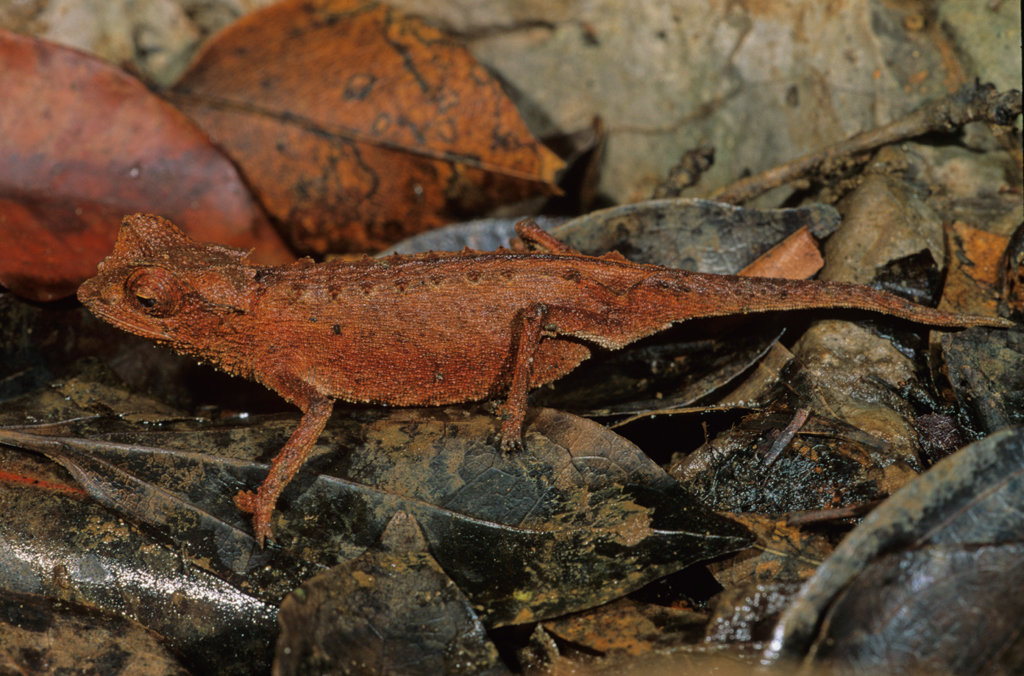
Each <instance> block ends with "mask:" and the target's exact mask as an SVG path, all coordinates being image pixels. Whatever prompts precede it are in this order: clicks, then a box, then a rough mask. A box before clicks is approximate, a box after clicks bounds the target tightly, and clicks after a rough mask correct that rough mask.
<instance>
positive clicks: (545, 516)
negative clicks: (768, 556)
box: [0, 410, 747, 625]
mask: <svg viewBox="0 0 1024 676" xmlns="http://www.w3.org/2000/svg"><path fill="white" fill-rule="evenodd" d="M529 422H530V426H529V428H528V431H527V437H526V438H527V444H528V451H527V452H523V453H517V454H512V455H507V454H501V453H500V452H498V451H497V450H496V449H495V448H494V446H493V445H491V444H489V443H486V442H485V441H484V439H486V438H488V436H489V435H490V437H491V438H494V432H495V429H496V424H497V423H496V421H495V419H494V417H493V416H489V415H485V416H469V415H468V414H466V413H464V412H460V411H455V412H451V413H448V414H443V413H440V412H437V411H434V412H431V413H429V414H425V413H423V412H419V411H411V410H410V411H401V412H396V413H395V414H393V415H391V416H384V415H383V414H381V413H379V412H373V413H369V412H368V413H365V414H360V415H359V416H356V417H355V418H352V417H343V416H335V418H334V420H333V421H332V423H331V426H330V427H329V429H328V433H327V434H326V436H324V437H322V439H324V442H325V443H322V444H321V445H320V446H318V448H317V449H316V451H314V455H313V457H312V458H311V459H310V461H309V462H308V463H307V465H306V467H305V469H304V471H303V472H301V473H300V474H299V476H298V477H297V478H296V479H295V481H293V483H292V485H290V486H289V489H288V490H286V492H285V493H284V496H283V498H282V500H281V501H280V502H279V504H278V507H279V510H278V511H277V512H276V513H275V517H276V523H275V532H276V533H278V536H279V539H280V542H281V544H282V546H281V547H268V548H267V549H266V550H259V549H258V548H257V547H256V546H255V544H254V542H253V540H252V538H251V537H250V535H249V524H248V519H247V518H246V517H245V515H243V514H241V513H239V512H238V510H237V509H235V507H234V505H233V504H232V502H231V499H232V497H233V496H234V494H235V493H236V492H237V491H238V490H239V489H241V488H243V487H250V486H255V485H257V484H259V482H260V481H261V480H262V478H263V476H264V475H265V473H266V468H267V466H266V465H265V464H263V463H259V462H254V461H251V460H248V459H237V458H228V457H222V456H218V455H213V454H215V453H222V452H225V451H228V452H231V453H235V454H239V455H249V454H252V455H254V456H255V457H270V456H272V455H274V454H276V452H277V450H278V449H279V448H280V447H281V445H282V444H283V441H284V439H285V438H286V437H287V435H288V434H289V433H290V431H291V428H292V427H293V426H294V419H289V420H276V421H270V422H268V423H264V424H259V425H257V424H250V425H248V426H242V425H233V426H227V427H224V426H220V427H217V426H214V427H213V429H212V430H211V429H209V426H204V425H202V424H196V423H189V422H188V421H177V422H173V421H171V422H169V423H168V424H166V425H156V424H155V423H154V422H153V421H150V422H149V424H148V425H145V426H133V425H131V424H130V423H127V422H125V421H114V420H109V419H108V420H104V421H98V420H84V421H81V422H78V423H73V424H68V425H51V426H49V427H43V428H37V429H35V430H33V431H34V432H35V434H26V433H25V432H26V430H22V431H20V432H16V431H13V430H3V431H0V439H2V440H3V441H5V442H7V443H13V444H15V445H20V446H24V447H28V448H34V449H35V450H38V451H40V452H44V453H46V454H47V455H48V456H50V457H52V458H53V459H55V460H57V461H58V462H60V463H62V464H63V465H64V466H65V467H67V468H68V469H69V471H71V472H72V473H73V474H74V475H75V477H76V479H77V480H78V481H79V482H80V483H82V485H83V486H85V487H86V489H87V490H88V491H89V492H90V494H91V495H93V496H94V497H95V498H96V499H97V500H100V501H101V502H103V503H104V504H106V505H108V506H110V507H111V508H112V509H115V510H118V511H121V512H124V513H127V514H129V515H131V516H132V517H134V518H136V519H139V520H141V521H144V522H146V523H149V524H151V525H154V526H157V527H158V528H159V529H160V530H161V531H162V532H163V533H165V534H166V537H169V538H171V539H172V540H174V541H177V542H179V543H181V546H182V547H185V548H187V550H188V551H189V552H190V553H191V554H192V555H193V556H195V557H197V558H199V559H202V560H203V562H204V565H207V566H208V567H209V569H210V570H212V571H214V572H215V573H216V574H218V575H220V576H222V577H223V578H224V579H226V580H229V581H231V582H232V583H233V584H236V585H239V586H244V588H246V589H248V590H250V593H253V594H256V595H257V596H258V597H259V598H262V599H265V600H271V601H275V600H279V599H280V598H282V597H283V596H284V594H285V593H286V592H287V591H288V589H290V588H292V587H294V586H296V585H297V584H298V582H300V581H301V580H302V579H305V578H306V577H308V576H309V575H311V574H313V573H315V572H316V571H317V570H320V569H321V568H320V567H321V566H329V565H333V563H335V562H336V561H337V560H338V557H341V558H342V559H344V558H350V557H352V556H355V555H357V554H359V553H360V552H362V551H363V550H365V549H366V548H367V547H369V546H371V545H372V544H373V543H374V542H375V541H376V540H377V538H378V537H379V535H380V533H381V532H382V531H383V529H384V526H385V525H386V523H387V521H388V519H390V517H391V516H392V515H393V514H394V513H395V512H396V511H399V510H401V511H406V512H408V513H410V514H412V515H413V516H415V518H416V519H417V521H418V522H419V523H420V524H421V526H422V527H423V529H424V532H425V533H426V536H427V539H428V541H429V542H430V546H431V552H432V554H433V555H434V557H435V558H436V559H437V560H438V562H439V563H440V564H441V566H442V567H443V568H444V569H445V571H446V572H447V573H448V575H450V576H451V577H452V578H453V579H454V580H455V582H456V583H457V584H458V585H459V587H460V589H461V590H462V591H463V592H464V593H465V594H466V595H467V596H468V597H469V598H470V599H471V600H472V602H473V604H474V607H475V608H477V609H478V610H479V612H480V613H481V616H482V617H483V618H484V620H485V622H486V623H488V624H491V625H502V624H508V623H510V622H526V621H532V620H535V619H541V618H544V617H550V616H553V615H557V614H562V613H565V612H570V611H572V610H578V609H581V608H585V607H589V606H593V605H597V604H600V603H603V602H605V601H607V600H609V599H612V598H616V597H618V596H621V595H622V594H625V593H628V592H629V591H631V590H633V589H636V588H637V587H639V586H641V585H643V584H645V583H647V582H649V581H650V580H653V579H656V578H657V577H660V576H662V575H665V574H668V573H670V572H672V571H675V570H679V569H681V568H683V567H685V566H687V565H689V564H691V563H694V562H695V561H698V560H702V559H706V558H709V557H712V556H717V555H720V554H723V553H726V552H728V551H734V550H736V549H739V548H742V547H743V546H744V545H745V544H746V542H747V536H746V533H745V531H744V530H743V529H742V528H740V527H739V526H736V525H734V524H733V523H732V522H730V521H727V520H724V519H721V518H719V517H716V516H715V515H714V514H712V513H710V512H708V511H707V510H705V509H704V508H702V507H700V506H699V505H698V504H697V503H696V502H695V501H694V500H693V499H692V498H691V497H690V496H689V495H688V494H687V493H686V492H685V491H684V490H683V489H682V487H681V486H680V485H679V484H678V483H677V482H676V481H674V480H673V479H672V478H671V477H669V476H668V475H667V474H665V473H664V472H663V470H661V469H660V468H659V467H658V466H657V465H655V464H654V463H653V462H651V461H650V460H649V459H647V458H646V456H644V455H643V454H642V453H641V452H640V451H639V449H637V448H636V447H634V446H632V445H631V444H629V443H628V442H626V441H625V440H623V439H621V438H619V437H617V436H616V435H614V434H612V433H611V432H608V431H607V430H605V429H604V428H602V427H600V426H599V425H596V424H594V423H590V422H588V421H584V420H582V419H577V418H574V417H572V416H569V415H567V414H559V413H556V412H553V411H547V410H541V411H539V412H537V413H536V415H534V416H533V418H532V419H530V420H529ZM104 428H106V429H104ZM118 439H120V440H122V441H127V440H130V441H131V443H117V441H115V440H118ZM183 449H189V450H183Z"/></svg>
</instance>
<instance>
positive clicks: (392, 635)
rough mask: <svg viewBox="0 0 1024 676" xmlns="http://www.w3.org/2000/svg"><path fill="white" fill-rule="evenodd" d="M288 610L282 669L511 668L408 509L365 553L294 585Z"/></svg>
mask: <svg viewBox="0 0 1024 676" xmlns="http://www.w3.org/2000/svg"><path fill="white" fill-rule="evenodd" d="M279 618H280V621H281V636H280V638H279V639H278V643H277V659H276V661H275V667H274V668H275V672H274V673H277V674H281V676H295V675H298V674H310V675H312V674H324V673H344V674H355V675H360V674H374V675H379V676H385V675H390V674H394V675H396V676H417V675H420V674H422V675H423V676H434V675H435V674H480V675H481V676H499V675H500V674H508V673H510V672H509V671H508V669H507V668H506V667H505V666H504V664H502V662H501V660H500V659H499V658H498V650H497V648H495V647H494V644H493V643H492V642H491V640H490V639H489V638H488V637H487V634H486V632H485V631H484V627H483V625H482V624H481V623H480V620H479V619H478V618H477V616H476V614H475V613H474V612H473V609H472V608H471V607H470V603H469V600H468V599H466V597H465V596H464V595H463V594H462V593H461V592H460V591H459V588H458V587H457V586H456V585H455V583H454V582H452V580H451V579H450V578H449V577H448V576H447V575H445V573H444V571H443V570H442V569H441V567H440V566H439V565H438V564H437V562H436V561H435V560H434V559H433V558H432V557H431V556H430V553H429V552H428V545H427V542H426V540H425V539H424V537H423V533H422V532H421V531H420V529H419V526H418V525H417V524H416V521H415V519H413V518H412V517H410V516H408V515H407V514H405V513H404V512H397V513H396V514H395V515H394V516H393V517H392V518H391V521H390V522H389V523H388V525H387V528H385V530H384V533H383V534H382V536H381V541H380V542H379V543H377V544H376V545H374V546H373V547H371V548H370V549H369V550H368V551H367V552H366V553H364V554H362V555H361V556H359V557H358V558H356V559H353V560H352V561H349V562H347V563H344V564H340V565H338V566H335V567H334V568H332V569H330V570H329V571H327V572H325V573H321V574H320V575H317V576H316V577H313V578H311V579H310V580H307V581H306V582H305V583H304V584H303V585H302V586H301V587H299V588H298V589H296V590H295V591H294V592H292V593H291V594H290V595H289V596H288V597H287V598H285V600H284V602H283V603H282V604H281V612H280V614H279Z"/></svg>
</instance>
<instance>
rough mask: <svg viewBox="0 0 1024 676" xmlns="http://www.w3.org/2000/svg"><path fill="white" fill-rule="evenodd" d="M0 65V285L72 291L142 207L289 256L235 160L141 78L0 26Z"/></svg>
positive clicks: (268, 258)
mask: <svg viewBox="0 0 1024 676" xmlns="http://www.w3.org/2000/svg"><path fill="white" fill-rule="evenodd" d="M0 73H3V96H2V97H0V139H2V142H0V241H2V242H3V247H4V255H3V256H2V257H0V283H2V284H4V285H5V286H7V287H8V288H10V289H12V290H13V291H16V292H17V293H19V294H21V295H23V296H25V297H27V298H31V299H34V300H53V299H56V298H61V297H63V296H67V295H70V294H72V293H74V291H75V289H76V288H77V287H78V285H79V284H80V283H81V282H82V281H83V280H85V279H87V278H88V277H91V276H92V275H94V274H95V273H96V264H97V263H99V262H100V261H101V260H103V257H104V256H106V255H107V254H108V253H110V249H111V248H112V247H113V244H114V239H115V237H116V235H117V231H118V229H119V228H120V222H121V218H122V217H123V216H124V215H125V214H127V213H133V212H137V211H145V212H150V213H159V214H162V215H164V216H166V217H168V218H173V219H174V220H175V222H177V223H178V224H179V225H181V226H182V228H183V229H184V230H185V231H187V232H190V233H191V234H192V235H194V236H196V237H198V238H199V239H202V240H213V241H217V242H221V243H223V244H227V245H230V246H236V247H240V248H244V249H249V248H254V249H255V253H254V259H256V260H260V261H262V262H264V263H268V264H271V263H284V262H287V261H289V260H291V259H292V256H291V254H289V253H288V252H287V250H286V249H285V247H284V245H283V244H282V242H281V240H280V239H279V238H278V236H277V234H276V233H275V232H274V231H273V229H272V228H271V227H270V224H269V223H268V222H267V220H266V217H265V216H264V215H263V212H262V211H260V209H259V206H258V205H256V203H255V202H254V201H253V199H252V197H251V196H250V195H249V191H248V189H247V188H246V187H245V185H244V184H243V183H242V181H241V179H240V178H239V176H238V173H237V171H236V170H235V168H234V167H233V166H232V164H231V162H229V161H228V160H227V158H225V157H224V156H223V155H222V154H221V153H220V152H219V151H218V150H217V149H216V148H214V147H213V146H212V145H211V144H210V142H209V140H208V139H207V138H205V137H204V136H203V134H202V133H201V132H199V131H198V130H197V129H196V128H195V127H194V126H193V125H192V124H191V123H190V122H189V121H188V119H187V118H186V117H185V116H184V115H182V114H181V113H180V112H178V111H177V110H175V109H174V108H173V107H172V106H170V105H168V104H167V103H166V102H164V101H163V100H161V99H160V98H159V97H158V96H155V95H154V94H152V93H151V92H150V91H149V90H148V89H146V87H145V86H143V85H142V83H141V82H138V81H136V80H135V79H133V78H131V77H129V76H128V75H126V74H125V73H123V72H121V71H120V70H117V69H116V68H114V67H112V66H110V65H108V64H106V63H104V62H102V61H100V60H98V59H96V58H94V57H91V56H88V55H85V54H82V53H80V52H77V51H74V50H71V49H67V48H65V47H60V46H58V45H55V44H52V43H48V42H44V41H42V40H36V39H33V38H29V37H24V36H20V35H15V34H13V33H8V32H6V31H2V30H0Z"/></svg>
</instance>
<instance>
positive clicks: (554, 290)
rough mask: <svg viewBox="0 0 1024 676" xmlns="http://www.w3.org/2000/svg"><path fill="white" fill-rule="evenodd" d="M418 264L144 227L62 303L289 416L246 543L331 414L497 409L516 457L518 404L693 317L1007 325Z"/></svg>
mask: <svg viewBox="0 0 1024 676" xmlns="http://www.w3.org/2000/svg"><path fill="white" fill-rule="evenodd" d="M521 226H522V227H520V229H519V231H520V234H521V235H522V236H523V237H524V239H530V240H533V241H535V242H538V243H540V244H541V245H543V246H545V247H546V248H548V249H549V250H551V251H552V253H515V252H511V251H506V250H499V251H496V252H477V251H470V250H465V251H462V252H459V253H429V254H419V255H414V256H391V257H388V258H382V259H371V258H366V259H363V260H360V261H355V262H341V261H337V262H328V263H321V264H314V263H313V262H312V261H310V260H309V259H303V260H300V261H298V262H296V263H293V264H291V265H286V266H278V267H268V266H259V265H252V264H249V263H248V262H247V260H246V258H247V255H248V254H246V253H245V252H242V251H238V250H235V249H230V248H227V247H223V246H218V245H214V244H205V243H200V242H196V241H193V240H192V239H190V238H189V237H187V236H186V235H184V234H183V233H182V232H181V231H180V230H178V229H177V228H176V227H175V226H174V225H172V224H171V223H169V222H168V221H165V220H163V219H161V218H158V217H155V216H146V215H136V216H131V217H127V218H125V220H124V223H123V226H122V228H121V231H120V233H119V235H118V239H117V243H116V244H115V247H114V251H113V253H112V254H111V255H110V256H108V257H107V259H106V260H104V261H103V262H102V263H101V264H100V266H99V273H98V274H97V276H96V277H94V278H92V279H90V280H88V281H86V282H85V283H84V284H82V286H81V288H80V290H79V292H78V297H79V299H80V300H81V301H82V303H84V304H85V305H86V306H88V307H89V309H90V310H92V311H93V312H94V313H95V314H96V315H98V316H99V317H101V318H102V319H104V320H106V321H109V322H111V323H112V324H115V325H116V326H119V327H120V328H122V329H124V330H127V331H130V332H132V333H135V334H138V335H140V336H144V337H146V338H150V339H152V340H154V341H156V342H158V343H160V344H163V345H166V346H169V347H171V348H172V349H174V350H175V351H177V352H179V353H183V354H187V355H193V356H195V357H198V358H200V359H202V360H204V361H207V362H211V363H213V364H214V365H216V366H218V367H220V368H221V369H223V370H224V371H227V372H228V373H231V374H234V375H238V376H242V377H245V378H249V379H252V380H256V381H258V382H260V383H262V384H264V385H265V386H267V387H268V388H270V389H272V390H274V391H276V392H277V393H278V394H280V395H281V396H282V397H284V398H285V399H287V400H288V401H290V402H291V403H293V404H295V405H297V406H298V407H299V408H300V409H301V410H302V412H303V417H302V420H301V421H300V423H299V425H298V427H297V428H296V430H295V432H294V433H293V434H292V436H291V437H290V438H289V440H288V442H287V444H286V445H285V446H284V448H283V449H282V450H281V452H280V453H279V454H278V455H277V457H275V458H274V460H273V463H272V467H271V470H270V473H269V475H268V477H267V478H266V480H264V482H263V483H262V484H261V486H260V487H259V490H258V491H256V492H255V493H253V492H248V491H243V492H241V493H239V494H238V495H237V496H236V498H235V503H236V504H237V505H238V506H239V507H240V508H241V509H242V510H244V511H246V512H250V513H252V514H253V520H254V527H255V533H256V537H257V539H258V540H259V542H260V543H261V544H262V543H263V542H264V540H265V539H266V538H267V537H270V536H271V529H270V516H271V513H272V511H273V508H274V505H275V503H276V501H277V498H278V496H279V495H280V493H281V491H282V490H283V489H284V487H285V485H287V483H288V482H289V481H290V480H291V478H292V477H293V476H294V474H295V473H296V472H297V471H298V470H299V468H300V467H301V466H302V464H303V462H304V461H305V459H306V458H307V456H308V455H309V453H310V451H311V450H312V448H313V445H314V444H315V442H316V439H317V437H318V436H319V434H320V432H321V431H322V430H323V428H324V425H325V423H326V422H327V419H328V418H329V417H330V414H331V409H332V407H333V404H334V401H335V400H336V399H342V400H345V401H350V402H372V403H378V404H389V405H395V406H432V405H439V404H453V403H460V402H466V401H474V400H484V399H492V398H505V400H506V401H505V406H504V415H503V423H502V428H501V435H502V446H503V448H506V449H507V448H512V447H514V446H517V445H520V444H521V439H522V425H523V418H524V415H525V412H526V396H527V394H528V392H529V390H530V389H531V388H535V387H538V386H540V385H543V384H545V383H549V382H552V381H554V380H556V379H558V378H560V377H561V376H563V375H565V374H566V373H568V372H569V371H571V370H573V369H574V368H575V367H576V366H577V365H579V364H580V362H582V361H583V360H584V359H586V358H587V357H588V356H589V355H590V348H589V347H588V345H598V346H601V347H603V348H608V349H616V348H621V347H623V346H625V345H627V344H629V343H631V342H633V341H636V340H638V339H640V338H643V337H645V336H648V335H650V334H652V333H655V332H658V331H660V330H662V329H665V328H667V327H668V326H670V325H671V324H673V323H676V322H681V321H685V320H687V319H691V318H695V317H710V316H715V315H732V314H743V313H750V312H767V311H775V310H797V309H805V308H822V307H825V308H858V309H865V310H874V311H878V312H883V313H886V314H892V315H896V316H899V317H903V318H905V319H910V320H913V321H917V322H922V323H926V324H931V325H936V326H948V327H964V326H1009V325H1011V324H1010V323H1009V322H1006V320H1002V319H998V318H992V317H976V316H967V315H957V314H950V313H945V312H939V311H937V310H932V309H928V308H925V307H922V306H918V305H915V304H913V303H910V302H908V301H905V300H902V299H900V298H898V297H895V296H892V295H889V294H886V293H883V292H879V291H875V290H873V289H870V288H868V287H864V286H860V285H855V284H846V283H826V282H812V281H790V280H779V279H766V278H756V277H733V276H725V275H708V274H700V273H692V272H686V271H683V270H675V269H670V268H663V267H660V266H655V265H643V264H638V263H630V262H628V261H626V260H625V259H622V258H621V257H616V256H603V257H592V256H584V255H582V254H579V253H576V252H574V251H573V250H571V249H569V248H568V247H566V246H564V245H562V244H560V243H559V242H558V241H557V240H554V239H553V238H551V237H550V236H549V235H547V234H546V233H544V232H543V231H540V230H539V228H537V227H536V226H535V225H530V224H527V225H523V224H521Z"/></svg>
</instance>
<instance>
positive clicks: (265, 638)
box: [0, 447, 277, 676]
mask: <svg viewBox="0 0 1024 676" xmlns="http://www.w3.org/2000/svg"><path fill="white" fill-rule="evenodd" d="M0 468H2V470H0V512H2V513H3V518H2V519H0V589H5V590H8V591H10V592H17V593H24V594H38V595H41V596H45V597H49V598H52V599H55V600H56V601H58V602H61V603H72V604H83V605H86V606H89V607H91V608H94V609H97V610H100V611H103V612H104V613H109V614H112V615H117V616H120V617H122V618H132V619H134V620H135V621H137V622H139V623H140V624H141V625H142V626H144V627H146V628H147V629H149V630H151V631H154V632H157V633H158V634H160V636H162V637H163V641H164V642H165V643H166V644H167V645H169V646H171V647H172V648H174V649H176V650H177V651H178V652H179V654H180V655H182V656H184V659H183V662H182V664H184V665H185V666H186V667H187V668H188V669H189V670H191V671H192V673H196V674H202V673H215V674H225V675H228V676H230V675H235V674H237V675H239V676H241V675H243V674H252V673H269V667H268V666H260V665H269V663H270V659H271V657H272V652H271V641H272V640H273V637H274V635H275V634H276V632H277V622H276V616H277V608H276V607H275V606H274V605H272V604H269V603H267V602H265V601H261V600H260V599H258V598H255V597H253V596H252V595H250V594H247V593H246V592H245V590H244V589H239V588H236V587H233V586H231V585H229V584H227V583H225V582H224V581H223V580H221V579H218V578H217V577H216V576H214V575H211V574H210V573H209V572H208V571H206V570H204V569H203V568H202V567H201V566H200V565H197V561H196V558H195V557H192V556H191V555H190V554H189V552H188V548H187V547H186V546H182V547H178V546H175V545H174V544H172V543H167V542H165V541H163V542H162V541H160V540H159V539H157V540H154V538H153V533H152V532H150V531H148V530H146V529H145V528H143V529H140V528H138V527H135V526H133V525H131V524H129V523H126V522H125V521H124V520H123V519H121V518H120V517H119V516H118V514H117V513H115V512H112V511H110V510H108V509H106V508H105V507H103V506H102V505H100V504H99V503H97V502H96V501H94V500H92V499H91V498H89V497H88V496H87V495H86V494H85V491H83V490H82V489H81V488H80V487H78V485H77V484H75V482H74V480H73V479H72V478H71V477H70V476H69V475H68V474H67V472H65V471H64V470H63V469H62V468H60V467H58V466H56V465H54V464H53V463H51V462H49V461H47V460H46V459H45V458H43V457H42V456H39V455H36V454H30V453H25V452H24V451H20V450H16V449H13V448H7V447H0ZM200 563H201V561H200ZM108 621H109V618H108V620H105V622H108ZM106 626H110V625H106ZM113 626H114V627H117V626H118V625H117V624H116V623H115V625H113ZM4 635H5V630H4V629H3V628H0V643H2V642H3V638H4ZM42 645H44V643H43V642H42V641H41V639H40V640H38V641H37V642H36V645H35V647H40V646H42ZM70 647H71V644H68V649H70ZM2 654H3V652H2V651H0V655H2ZM0 663H2V659H0ZM84 663H85V662H83V664H84ZM254 665H256V666H255V667H254ZM2 671H3V669H2V668H0V672H2ZM73 671H74V672H75V673H78V672H77V671H75V670H74V669H72V670H71V671H69V672H67V673H72V672H73ZM4 673H6V672H4ZM19 673H20V672H19ZM33 673H34V672H33ZM96 673H115V672H114V671H112V670H100V671H98V672H96Z"/></svg>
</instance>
